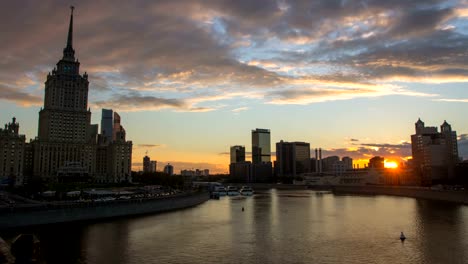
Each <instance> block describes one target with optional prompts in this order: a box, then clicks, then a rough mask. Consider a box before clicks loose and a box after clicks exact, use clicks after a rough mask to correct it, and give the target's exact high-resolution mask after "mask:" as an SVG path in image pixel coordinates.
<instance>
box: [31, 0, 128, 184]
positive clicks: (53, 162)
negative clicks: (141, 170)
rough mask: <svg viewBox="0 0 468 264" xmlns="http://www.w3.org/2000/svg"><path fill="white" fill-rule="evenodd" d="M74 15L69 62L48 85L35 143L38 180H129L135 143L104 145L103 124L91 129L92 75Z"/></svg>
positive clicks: (65, 55) (53, 74)
mask: <svg viewBox="0 0 468 264" xmlns="http://www.w3.org/2000/svg"><path fill="white" fill-rule="evenodd" d="M73 10H74V8H73V7H71V16H70V24H69V28H68V38H67V44H66V46H65V48H64V49H63V57H62V59H61V60H59V62H58V63H57V66H56V67H55V68H54V69H53V70H52V72H51V73H49V74H48V75H47V80H46V81H45V96H44V108H42V109H41V110H40V112H39V129H38V130H39V131H38V137H37V138H36V140H35V141H34V142H32V144H33V151H34V152H33V153H34V162H33V175H34V177H41V178H43V179H45V180H52V181H67V182H70V181H72V182H73V181H85V180H86V179H89V180H93V181H102V182H120V181H126V180H129V177H130V173H131V153H132V142H131V141H126V140H125V136H123V137H120V138H119V139H118V140H116V139H113V140H112V141H110V142H106V144H105V145H103V144H100V143H99V142H98V135H97V133H98V129H97V125H91V124H90V121H91V111H90V109H88V87H89V81H88V75H87V73H86V72H85V73H84V74H83V75H81V74H80V63H79V61H78V60H77V59H76V58H75V50H74V49H73ZM119 125H120V123H119ZM122 130H123V128H122ZM97 153H99V154H98V155H99V158H98V159H97V157H96V154H97ZM96 167H97V168H98V171H99V173H97V172H96Z"/></svg>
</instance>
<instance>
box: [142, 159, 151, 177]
mask: <svg viewBox="0 0 468 264" xmlns="http://www.w3.org/2000/svg"><path fill="white" fill-rule="evenodd" d="M150 170H151V159H150V157H148V156H144V157H143V173H148V172H150Z"/></svg>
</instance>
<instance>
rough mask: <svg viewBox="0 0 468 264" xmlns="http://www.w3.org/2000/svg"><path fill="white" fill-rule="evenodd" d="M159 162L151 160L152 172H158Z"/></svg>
mask: <svg viewBox="0 0 468 264" xmlns="http://www.w3.org/2000/svg"><path fill="white" fill-rule="evenodd" d="M157 166H158V162H157V161H155V160H152V161H150V172H156V168H157Z"/></svg>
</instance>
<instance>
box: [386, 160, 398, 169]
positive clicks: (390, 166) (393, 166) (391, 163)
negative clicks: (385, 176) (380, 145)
mask: <svg viewBox="0 0 468 264" xmlns="http://www.w3.org/2000/svg"><path fill="white" fill-rule="evenodd" d="M384 166H385V168H388V169H396V168H398V163H396V162H395V161H391V160H385V161H384Z"/></svg>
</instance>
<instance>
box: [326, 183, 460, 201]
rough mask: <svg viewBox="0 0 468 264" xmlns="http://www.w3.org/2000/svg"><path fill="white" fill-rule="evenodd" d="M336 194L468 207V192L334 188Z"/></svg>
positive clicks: (387, 187) (375, 187)
mask: <svg viewBox="0 0 468 264" xmlns="http://www.w3.org/2000/svg"><path fill="white" fill-rule="evenodd" d="M332 189H333V193H335V194H363V195H391V196H403V197H411V198H417V199H427V200H436V201H444V202H453V203H460V204H465V205H468V191H449V190H431V189H429V188H424V187H407V186H372V185H365V186H333V187H332Z"/></svg>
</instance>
